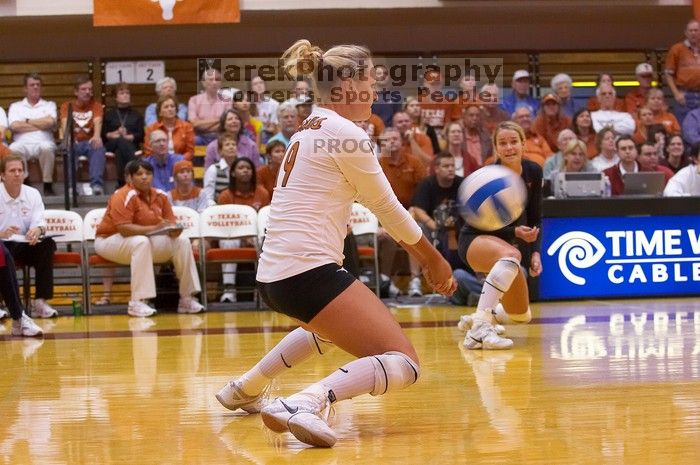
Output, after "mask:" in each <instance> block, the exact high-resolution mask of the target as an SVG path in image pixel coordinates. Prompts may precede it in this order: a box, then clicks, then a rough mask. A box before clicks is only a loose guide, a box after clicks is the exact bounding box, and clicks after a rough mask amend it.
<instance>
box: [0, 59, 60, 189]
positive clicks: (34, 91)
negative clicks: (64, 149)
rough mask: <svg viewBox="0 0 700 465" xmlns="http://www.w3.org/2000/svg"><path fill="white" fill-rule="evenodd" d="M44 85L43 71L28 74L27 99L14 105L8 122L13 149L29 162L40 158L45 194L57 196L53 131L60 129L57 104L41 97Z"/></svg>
mask: <svg viewBox="0 0 700 465" xmlns="http://www.w3.org/2000/svg"><path fill="white" fill-rule="evenodd" d="M41 85H42V79H41V76H40V75H39V74H37V73H30V74H26V75H25V76H24V95H25V98H24V99H23V100H20V101H19V102H15V103H13V104H12V105H10V112H9V117H8V122H9V124H10V129H11V130H12V135H13V139H14V142H13V143H12V144H10V150H12V151H13V152H16V153H18V154H20V155H22V158H24V160H25V162H26V161H29V160H31V159H33V158H38V159H39V166H40V167H41V178H42V181H43V182H44V195H53V194H54V192H53V167H54V161H55V157H56V144H54V139H53V131H54V129H55V128H56V103H55V102H48V101H46V100H44V99H42V98H41ZM0 126H2V122H1V121H0ZM0 129H2V128H0Z"/></svg>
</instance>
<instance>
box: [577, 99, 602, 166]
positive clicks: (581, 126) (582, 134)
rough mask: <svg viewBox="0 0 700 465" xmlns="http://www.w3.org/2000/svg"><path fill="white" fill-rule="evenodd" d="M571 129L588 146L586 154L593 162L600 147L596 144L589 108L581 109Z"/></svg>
mask: <svg viewBox="0 0 700 465" xmlns="http://www.w3.org/2000/svg"><path fill="white" fill-rule="evenodd" d="M571 129H573V131H574V134H576V137H578V138H579V139H580V140H582V141H583V142H584V143H585V144H586V153H587V155H588V159H589V160H592V159H593V158H595V157H596V155H598V147H596V144H595V135H596V134H595V129H593V120H592V119H591V112H590V111H589V110H588V109H587V108H581V109H580V110H578V111H577V112H576V113H574V117H573V119H572V121H571Z"/></svg>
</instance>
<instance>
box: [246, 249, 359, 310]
mask: <svg viewBox="0 0 700 465" xmlns="http://www.w3.org/2000/svg"><path fill="white" fill-rule="evenodd" d="M354 281H355V277H354V276H352V275H351V274H350V273H348V272H347V271H345V268H343V267H341V266H340V265H338V264H337V263H329V264H328V265H321V266H319V267H316V268H313V269H311V270H309V271H305V272H303V273H300V274H298V275H296V276H292V277H289V278H286V279H282V280H281V281H275V282H273V283H261V282H260V281H257V282H256V284H257V286H258V290H259V291H260V296H261V297H262V299H263V300H264V301H265V303H266V304H267V305H268V306H269V307H270V308H271V309H272V310H274V311H276V312H278V313H284V314H285V315H287V316H291V317H292V318H296V319H297V320H301V321H303V322H304V323H308V322H309V321H311V320H312V319H313V318H314V317H315V316H316V315H318V313H319V312H320V311H321V310H323V309H324V308H326V305H328V304H329V303H331V301H332V300H333V299H335V298H336V297H338V296H339V295H340V294H341V293H342V292H343V291H344V290H345V289H347V288H348V287H350V285H351V284H352V283H353V282H354Z"/></svg>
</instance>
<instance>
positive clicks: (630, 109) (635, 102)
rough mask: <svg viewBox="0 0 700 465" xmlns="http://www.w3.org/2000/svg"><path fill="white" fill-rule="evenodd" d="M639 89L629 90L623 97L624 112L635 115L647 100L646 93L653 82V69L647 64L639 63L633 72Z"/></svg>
mask: <svg viewBox="0 0 700 465" xmlns="http://www.w3.org/2000/svg"><path fill="white" fill-rule="evenodd" d="M634 74H635V75H636V76H637V82H639V87H637V88H635V89H632V90H630V91H629V92H627V95H625V110H626V111H627V113H629V114H631V115H633V116H634V115H636V114H637V112H638V111H639V109H640V108H641V107H643V106H644V104H645V103H646V100H647V93H648V92H649V89H651V82H652V81H653V80H654V68H653V67H652V66H651V65H650V64H649V63H639V64H638V65H637V67H636V68H635V70H634Z"/></svg>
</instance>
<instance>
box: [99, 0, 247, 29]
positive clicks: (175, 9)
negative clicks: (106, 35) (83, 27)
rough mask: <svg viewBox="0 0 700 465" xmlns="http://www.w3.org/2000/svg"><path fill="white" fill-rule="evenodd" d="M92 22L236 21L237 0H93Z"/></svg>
mask: <svg viewBox="0 0 700 465" xmlns="http://www.w3.org/2000/svg"><path fill="white" fill-rule="evenodd" d="M93 2H94V15H93V20H92V23H93V25H94V26H140V25H168V24H207V23H237V22H239V21H240V19H241V12H240V6H239V0H93Z"/></svg>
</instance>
